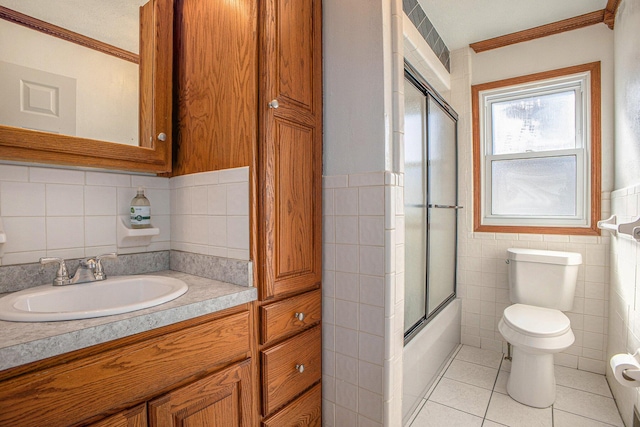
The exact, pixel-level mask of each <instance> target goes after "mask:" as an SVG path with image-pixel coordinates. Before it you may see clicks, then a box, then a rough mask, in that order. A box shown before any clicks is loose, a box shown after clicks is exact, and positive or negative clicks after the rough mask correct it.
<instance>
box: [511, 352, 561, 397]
mask: <svg viewBox="0 0 640 427" xmlns="http://www.w3.org/2000/svg"><path fill="white" fill-rule="evenodd" d="M512 350H513V355H512V362H511V374H510V375H509V380H508V381H507V393H509V396H511V397H512V398H513V399H514V400H516V401H518V402H520V403H522V404H524V405H527V406H533V407H535V408H547V407H549V406H551V405H553V402H554V401H555V400H556V376H555V372H554V369H553V354H551V353H530V352H525V351H523V350H521V349H520V348H518V347H516V346H512Z"/></svg>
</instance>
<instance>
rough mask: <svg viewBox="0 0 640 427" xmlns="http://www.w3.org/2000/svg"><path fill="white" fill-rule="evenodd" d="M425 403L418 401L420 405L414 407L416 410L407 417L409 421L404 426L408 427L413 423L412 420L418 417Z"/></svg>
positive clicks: (425, 401) (424, 400)
mask: <svg viewBox="0 0 640 427" xmlns="http://www.w3.org/2000/svg"><path fill="white" fill-rule="evenodd" d="M425 403H427V400H426V399H422V400H421V401H420V403H419V404H418V406H417V407H416V409H415V410H414V411H413V414H411V416H410V417H409V419H408V420H407V423H406V424H405V425H406V426H410V425H411V423H412V422H413V420H415V419H416V417H417V416H418V414H419V413H420V411H421V410H422V408H423V407H424V404H425Z"/></svg>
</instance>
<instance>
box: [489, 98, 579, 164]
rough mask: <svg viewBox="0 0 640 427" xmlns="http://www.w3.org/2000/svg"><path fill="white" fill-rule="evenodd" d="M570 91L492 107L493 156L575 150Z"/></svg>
mask: <svg viewBox="0 0 640 427" xmlns="http://www.w3.org/2000/svg"><path fill="white" fill-rule="evenodd" d="M575 110H576V104H575V92H574V91H573V90H570V91H566V92H560V93H553V94H548V95H538V96H532V97H528V98H520V99H514V100H509V101H502V102H493V103H492V104H491V114H492V131H493V154H509V153H525V152H527V151H535V152H537V151H548V150H561V149H572V148H576V111H575Z"/></svg>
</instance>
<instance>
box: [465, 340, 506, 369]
mask: <svg viewBox="0 0 640 427" xmlns="http://www.w3.org/2000/svg"><path fill="white" fill-rule="evenodd" d="M456 359H458V360H464V361H465V362H471V363H475V364H478V365H482V366H487V367H489V368H494V369H498V368H499V367H500V360H501V359H502V353H498V352H497V351H491V350H486V349H482V348H478V347H473V346H470V345H463V346H462V348H461V349H460V351H459V352H458V354H457V355H456Z"/></svg>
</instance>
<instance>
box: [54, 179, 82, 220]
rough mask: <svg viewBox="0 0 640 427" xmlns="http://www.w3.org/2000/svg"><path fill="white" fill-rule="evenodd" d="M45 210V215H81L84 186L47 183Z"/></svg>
mask: <svg viewBox="0 0 640 427" xmlns="http://www.w3.org/2000/svg"><path fill="white" fill-rule="evenodd" d="M46 212H47V216H83V215H84V187H82V186H80V185H63V184H47V185H46Z"/></svg>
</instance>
